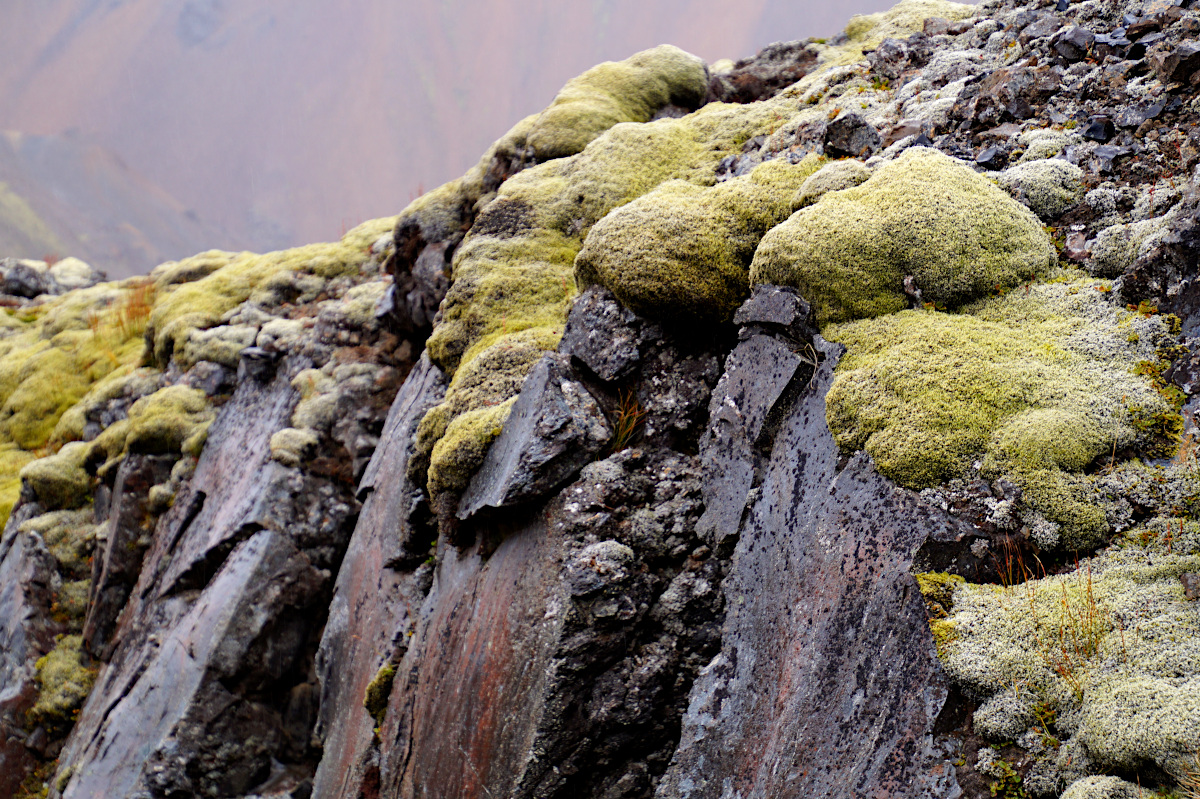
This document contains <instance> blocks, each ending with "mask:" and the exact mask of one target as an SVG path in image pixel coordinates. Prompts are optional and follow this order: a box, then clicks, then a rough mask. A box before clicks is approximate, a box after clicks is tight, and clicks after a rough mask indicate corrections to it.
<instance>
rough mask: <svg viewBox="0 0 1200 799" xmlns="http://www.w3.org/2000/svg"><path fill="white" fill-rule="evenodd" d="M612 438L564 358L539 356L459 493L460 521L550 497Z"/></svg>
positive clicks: (609, 428)
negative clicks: (487, 509)
mask: <svg viewBox="0 0 1200 799" xmlns="http://www.w3.org/2000/svg"><path fill="white" fill-rule="evenodd" d="M612 435H613V431H612V428H611V427H610V426H609V423H608V419H607V418H605V416H604V413H603V411H601V410H600V406H599V405H597V404H596V400H595V399H593V398H592V396H591V394H589V393H588V390H587V389H586V388H585V387H584V386H583V384H582V383H580V382H579V381H578V380H576V379H575V377H574V375H573V373H572V372H571V368H570V365H569V364H568V363H567V362H566V358H565V357H563V356H562V355H558V354H548V355H546V356H544V357H543V358H542V360H540V361H538V363H537V365H536V366H534V367H533V371H531V372H530V373H529V376H528V377H527V378H525V383H524V384H523V385H522V386H521V394H520V396H518V397H517V401H516V403H515V404H514V405H513V409H512V413H511V414H510V415H509V417H508V421H507V422H505V423H504V429H503V431H502V432H501V433H500V436H499V437H498V438H497V439H496V440H495V441H494V442H492V446H491V448H490V449H489V450H488V454H487V457H486V458H484V461H483V465H482V466H480V467H479V471H478V472H476V474H475V476H474V477H472V478H471V483H470V485H468V486H467V490H466V491H465V492H463V496H462V500H461V501H460V503H459V506H458V516H459V518H460V519H466V518H468V517H470V516H471V515H472V514H474V513H475V512H476V511H478V510H479V509H481V508H484V507H492V508H502V507H507V506H510V505H516V504H518V503H521V502H525V501H528V500H530V499H533V498H535V497H539V496H543V495H545V494H547V493H549V492H550V491H552V490H554V489H555V488H558V487H559V486H560V485H562V484H563V483H564V482H566V481H567V480H569V479H570V478H571V477H572V476H573V475H574V474H575V473H576V472H578V471H579V470H580V469H582V468H583V467H584V466H585V465H586V464H587V463H588V462H589V461H591V460H592V458H593V457H594V456H595V455H596V453H598V452H599V451H600V450H601V449H603V448H604V445H605V444H607V443H608V441H609V439H610V438H612Z"/></svg>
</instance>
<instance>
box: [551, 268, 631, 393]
mask: <svg viewBox="0 0 1200 799" xmlns="http://www.w3.org/2000/svg"><path fill="white" fill-rule="evenodd" d="M639 328H640V325H639V323H638V317H637V316H636V315H635V314H634V313H633V312H632V311H629V310H627V309H626V308H624V307H622V306H621V304H620V303H619V302H617V299H616V297H614V296H613V293H612V292H611V291H609V290H608V289H606V288H603V287H602V286H591V287H589V288H588V289H586V290H585V291H584V292H583V293H582V294H580V295H579V297H578V298H577V299H576V300H575V303H574V304H573V305H572V306H571V312H570V313H569V314H568V315H567V326H566V328H565V329H564V330H563V337H562V341H561V342H560V343H559V346H558V350H559V352H564V353H566V354H568V355H571V356H573V357H575V358H577V359H579V361H581V362H582V363H583V365H584V366H586V367H587V368H588V369H590V370H591V371H592V373H593V374H594V375H596V376H597V377H599V378H600V379H601V380H605V381H613V380H619V379H620V378H622V377H625V376H626V375H628V374H629V373H630V372H631V371H632V370H633V368H634V367H635V366H637V364H638V361H639V359H640V358H641V355H640V353H639V351H638V345H639V343H640V338H641V331H640V330H639Z"/></svg>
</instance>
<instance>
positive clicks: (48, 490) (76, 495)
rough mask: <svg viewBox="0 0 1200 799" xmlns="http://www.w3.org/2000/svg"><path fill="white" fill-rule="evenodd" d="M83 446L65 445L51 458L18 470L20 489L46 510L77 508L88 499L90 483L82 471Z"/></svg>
mask: <svg viewBox="0 0 1200 799" xmlns="http://www.w3.org/2000/svg"><path fill="white" fill-rule="evenodd" d="M89 449H90V447H88V445H87V444H82V443H79V442H75V443H71V444H66V445H65V446H63V448H62V449H61V450H59V451H58V453H57V454H55V455H50V456H48V457H45V458H39V459H38V460H35V461H31V462H30V463H29V464H28V465H26V466H25V467H24V468H22V469H21V472H20V477H21V484H22V487H23V489H25V490H26V491H28V492H29V494H30V495H31V496H32V497H34V498H35V499H36V500H37V501H38V502H40V503H41V504H42V506H43V507H45V508H46V509H47V510H59V509H66V508H78V507H79V506H81V505H86V504H87V503H88V502H90V501H91V498H92V479H91V477H89V476H88V473H87V471H85V470H84V468H83V465H84V462H85V461H86V459H87V454H88V450H89Z"/></svg>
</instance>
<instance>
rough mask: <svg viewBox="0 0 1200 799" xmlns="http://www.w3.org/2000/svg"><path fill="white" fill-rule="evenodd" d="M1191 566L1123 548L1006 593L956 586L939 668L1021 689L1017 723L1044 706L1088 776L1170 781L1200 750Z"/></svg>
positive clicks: (993, 689)
mask: <svg viewBox="0 0 1200 799" xmlns="http://www.w3.org/2000/svg"><path fill="white" fill-rule="evenodd" d="M1197 570H1200V557H1198V556H1197V555H1196V554H1194V553H1190V554H1180V553H1178V552H1176V553H1174V554H1172V553H1167V552H1162V551H1154V552H1151V551H1148V550H1145V549H1142V548H1140V547H1126V548H1123V549H1110V550H1108V551H1106V552H1104V553H1102V554H1101V555H1099V556H1097V557H1095V558H1093V559H1091V560H1089V561H1085V562H1083V563H1082V564H1080V565H1079V567H1078V568H1077V569H1075V570H1074V571H1072V572H1071V573H1068V574H1063V575H1054V576H1049V577H1044V578H1041V579H1037V580H1030V581H1028V582H1026V583H1024V584H1022V585H1019V586H1014V587H1012V588H1004V587H1000V586H974V585H965V586H961V587H959V588H958V589H957V590H956V592H955V607H954V615H953V616H952V617H951V619H950V620H949V621H950V623H952V624H953V625H954V627H955V629H956V632H957V637H956V638H955V639H954V640H952V641H949V642H947V644H946V646H945V647H944V648H943V649H942V650H941V657H942V661H943V663H944V665H945V666H946V670H947V673H948V674H949V675H950V677H951V678H952V679H953V680H954V681H955V682H957V683H958V684H959V685H960V686H962V687H965V688H968V689H970V690H972V691H974V692H976V693H977V694H978V695H980V696H982V697H992V696H995V695H998V694H1002V693H1005V692H1011V691H1012V690H1013V686H1014V685H1016V686H1021V688H1022V690H1021V691H1020V693H1019V694H1018V698H1020V699H1021V700H1022V701H1021V702H1018V703H1016V704H1013V703H1007V704H1006V705H1005V707H1009V711H1010V714H1011V715H1013V716H1014V719H1015V721H1014V723H1015V724H1017V725H1018V726H1019V725H1020V723H1021V722H1020V719H1027V718H1029V717H1030V713H1031V712H1032V711H1033V710H1034V709H1035V708H1034V707H1033V705H1034V704H1037V703H1040V704H1042V711H1043V712H1042V714H1041V715H1042V716H1046V715H1048V714H1047V713H1046V712H1045V711H1047V710H1049V711H1050V714H1049V715H1050V716H1051V717H1052V718H1056V719H1058V721H1057V722H1056V724H1057V728H1058V730H1057V731H1058V733H1059V734H1061V735H1062V736H1063V737H1069V738H1071V739H1072V744H1073V745H1076V746H1082V748H1083V750H1085V753H1086V755H1087V760H1088V761H1089V762H1091V763H1092V764H1093V768H1094V769H1096V770H1106V771H1107V770H1119V771H1125V772H1130V773H1132V772H1136V771H1137V770H1139V769H1140V768H1142V767H1143V765H1144V764H1148V763H1149V764H1153V765H1154V766H1156V767H1157V768H1159V769H1162V770H1164V771H1166V772H1168V773H1172V774H1176V775H1178V774H1180V773H1181V770H1182V769H1183V768H1184V767H1186V766H1188V765H1189V764H1190V763H1191V762H1192V758H1194V756H1195V753H1196V751H1198V750H1200V643H1198V642H1200V617H1198V616H1197V614H1196V613H1195V610H1194V608H1193V607H1192V604H1191V603H1189V602H1188V601H1187V600H1186V599H1185V598H1184V592H1183V586H1182V584H1181V582H1180V579H1179V577H1180V575H1181V574H1184V573H1187V572H1195V571H1197ZM1001 710H1002V708H1000V707H999V706H997V713H999V712H1000V711H1001ZM1016 717H1020V718H1016ZM997 721H998V723H1002V724H1007V722H1006V721H1004V720H1003V719H998V720H997Z"/></svg>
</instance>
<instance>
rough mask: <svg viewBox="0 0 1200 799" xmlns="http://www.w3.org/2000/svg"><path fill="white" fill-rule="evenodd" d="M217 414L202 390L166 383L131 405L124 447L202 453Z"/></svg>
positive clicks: (157, 451)
mask: <svg viewBox="0 0 1200 799" xmlns="http://www.w3.org/2000/svg"><path fill="white" fill-rule="evenodd" d="M214 416H215V414H214V412H213V409H212V407H211V406H210V405H209V404H208V398H207V397H205V395H204V392H203V391H200V390H199V389H194V388H188V387H187V386H182V385H176V386H167V387H166V388H164V389H161V390H159V391H156V392H155V393H153V394H151V395H150V396H148V397H143V398H141V399H140V400H138V401H137V402H135V403H133V405H132V406H131V407H130V408H129V419H128V422H129V426H128V429H127V431H126V434H125V440H124V444H125V450H126V451H128V452H146V453H150V454H164V453H178V452H183V453H186V454H189V455H199V453H200V449H201V447H203V446H204V440H205V437H206V436H207V434H208V426H209V425H210V424H212V420H213V418H214Z"/></svg>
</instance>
